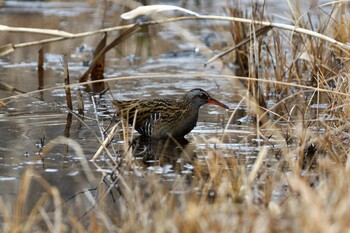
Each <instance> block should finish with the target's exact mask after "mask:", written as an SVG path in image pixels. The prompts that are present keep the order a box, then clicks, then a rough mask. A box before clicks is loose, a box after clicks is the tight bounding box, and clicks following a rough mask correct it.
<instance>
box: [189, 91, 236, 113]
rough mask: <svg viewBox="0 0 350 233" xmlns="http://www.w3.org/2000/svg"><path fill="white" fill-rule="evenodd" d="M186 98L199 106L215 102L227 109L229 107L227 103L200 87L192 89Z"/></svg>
mask: <svg viewBox="0 0 350 233" xmlns="http://www.w3.org/2000/svg"><path fill="white" fill-rule="evenodd" d="M185 98H186V99H188V100H189V101H190V102H191V103H192V104H194V105H195V106H197V107H198V108H199V107H201V106H202V105H204V104H215V105H218V106H220V107H223V108H225V109H228V108H229V107H228V106H227V105H225V104H223V103H221V102H219V101H217V100H216V99H214V98H212V97H211V96H210V95H209V94H208V93H207V92H206V91H204V90H203V89H200V88H196V89H192V90H190V91H189V92H187V93H186V94H185Z"/></svg>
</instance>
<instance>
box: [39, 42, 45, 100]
mask: <svg viewBox="0 0 350 233" xmlns="http://www.w3.org/2000/svg"><path fill="white" fill-rule="evenodd" d="M43 66H44V48H43V47H41V48H40V49H39V57H38V83H39V87H38V89H39V90H42V89H43V88H44V68H43ZM40 97H41V99H43V93H42V92H41V93H40Z"/></svg>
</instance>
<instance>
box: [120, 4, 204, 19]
mask: <svg viewBox="0 0 350 233" xmlns="http://www.w3.org/2000/svg"><path fill="white" fill-rule="evenodd" d="M163 11H181V12H183V13H186V14H190V15H194V16H198V15H199V14H198V13H196V12H193V11H190V10H187V9H185V8H182V7H178V6H172V5H150V6H139V7H137V8H135V9H134V10H132V11H129V12H126V13H124V14H122V15H121V16H120V17H121V18H122V19H134V18H136V17H139V16H144V15H152V14H154V13H159V12H163Z"/></svg>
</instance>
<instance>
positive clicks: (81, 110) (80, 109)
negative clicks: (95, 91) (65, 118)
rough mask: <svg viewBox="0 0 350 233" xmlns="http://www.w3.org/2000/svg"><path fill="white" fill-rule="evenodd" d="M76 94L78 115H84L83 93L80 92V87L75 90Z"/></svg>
mask: <svg viewBox="0 0 350 233" xmlns="http://www.w3.org/2000/svg"><path fill="white" fill-rule="evenodd" d="M76 96H77V108H78V113H79V115H84V99H83V94H82V93H81V91H80V89H78V90H77V91H76Z"/></svg>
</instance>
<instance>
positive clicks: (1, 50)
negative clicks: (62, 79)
mask: <svg viewBox="0 0 350 233" xmlns="http://www.w3.org/2000/svg"><path fill="white" fill-rule="evenodd" d="M183 20H223V21H234V22H242V23H247V24H256V25H261V26H271V27H273V28H279V29H283V30H288V31H292V32H293V33H301V34H305V35H309V36H312V37H317V38H319V39H321V40H324V41H327V42H329V43H331V44H333V45H335V46H338V47H339V48H341V49H342V50H344V51H346V52H348V53H349V51H350V45H348V44H346V43H342V42H340V41H337V40H335V39H333V38H331V37H328V36H326V35H323V34H321V33H318V32H314V31H311V30H308V29H305V28H300V27H297V26H293V25H287V24H282V23H271V22H266V21H257V20H252V19H244V18H237V17H229V16H215V15H198V16H183V17H176V18H170V19H164V20H157V21H147V22H142V23H140V24H128V25H124V26H117V27H111V28H104V29H101V30H96V31H90V32H83V33H76V34H73V33H68V32H62V34H60V35H61V36H59V37H54V38H50V39H44V40H39V41H32V42H26V43H20V44H6V45H3V46H1V47H0V56H4V55H6V54H9V53H12V52H14V51H15V49H17V48H23V47H28V46H33V45H39V44H46V43H51V42H56V41H61V40H67V39H76V38H80V37H85V36H91V35H95V34H98V33H104V32H111V31H120V30H123V29H130V28H132V27H135V26H137V25H142V26H143V25H153V24H162V23H171V22H176V21H183ZM26 29H27V30H26V31H25V32H31V33H39V34H46V35H47V34H48V33H47V32H45V33H42V32H40V30H41V29H38V28H26ZM0 31H7V32H23V30H22V28H16V27H8V26H5V25H0ZM51 35H57V33H53V34H51Z"/></svg>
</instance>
